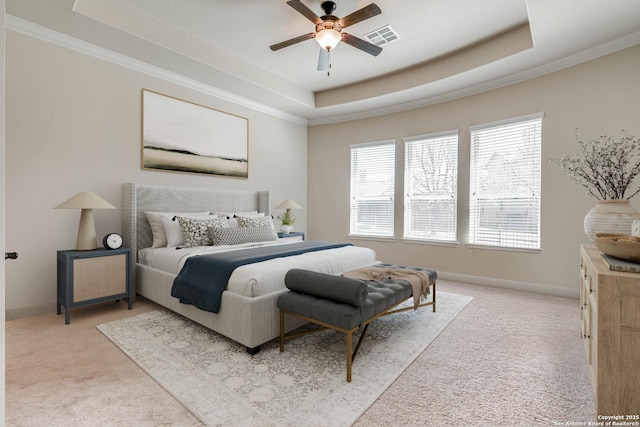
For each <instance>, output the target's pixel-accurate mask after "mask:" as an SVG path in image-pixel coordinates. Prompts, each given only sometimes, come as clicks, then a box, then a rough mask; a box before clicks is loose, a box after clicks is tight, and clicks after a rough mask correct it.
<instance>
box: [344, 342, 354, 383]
mask: <svg viewBox="0 0 640 427" xmlns="http://www.w3.org/2000/svg"><path fill="white" fill-rule="evenodd" d="M345 335H346V336H347V382H348V383H350V382H351V365H352V364H353V355H352V353H351V351H352V350H351V345H352V341H353V331H347V332H346V333H345Z"/></svg>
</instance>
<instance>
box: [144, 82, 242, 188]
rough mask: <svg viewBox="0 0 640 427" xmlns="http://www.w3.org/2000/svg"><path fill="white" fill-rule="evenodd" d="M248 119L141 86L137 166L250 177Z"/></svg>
mask: <svg viewBox="0 0 640 427" xmlns="http://www.w3.org/2000/svg"><path fill="white" fill-rule="evenodd" d="M248 133H249V120H248V119H246V118H244V117H240V116H236V115H233V114H229V113H225V112H222V111H218V110H215V109H213V108H209V107H205V106H202V105H198V104H194V103H192V102H187V101H183V100H180V99H177V98H173V97H171V96H166V95H162V94H159V93H156V92H152V91H149V90H146V89H143V90H142V169H152V170H164V171H173V172H187V173H199V174H208V175H220V176H228V177H238V178H248V177H249V139H248V138H249V136H248Z"/></svg>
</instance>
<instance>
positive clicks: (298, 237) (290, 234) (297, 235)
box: [278, 231, 304, 242]
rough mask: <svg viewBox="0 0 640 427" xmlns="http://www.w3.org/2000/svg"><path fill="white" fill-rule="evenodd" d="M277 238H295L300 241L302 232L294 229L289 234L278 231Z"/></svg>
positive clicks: (302, 236) (302, 235)
mask: <svg viewBox="0 0 640 427" xmlns="http://www.w3.org/2000/svg"><path fill="white" fill-rule="evenodd" d="M278 238H279V239H295V240H300V241H301V242H302V241H304V233H299V232H296V231H292V232H291V233H289V234H284V233H278Z"/></svg>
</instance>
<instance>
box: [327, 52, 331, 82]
mask: <svg viewBox="0 0 640 427" xmlns="http://www.w3.org/2000/svg"><path fill="white" fill-rule="evenodd" d="M327 50H328V51H329V68H327V76H330V75H331V49H327Z"/></svg>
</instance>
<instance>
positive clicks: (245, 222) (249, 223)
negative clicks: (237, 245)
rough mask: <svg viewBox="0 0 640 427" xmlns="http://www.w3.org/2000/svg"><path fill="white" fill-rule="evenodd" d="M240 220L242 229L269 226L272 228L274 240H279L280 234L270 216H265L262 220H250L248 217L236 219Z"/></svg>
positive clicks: (239, 223)
mask: <svg viewBox="0 0 640 427" xmlns="http://www.w3.org/2000/svg"><path fill="white" fill-rule="evenodd" d="M236 219H237V220H238V225H239V226H240V227H264V226H269V227H271V231H272V232H273V236H274V238H276V239H277V238H278V232H277V231H276V227H275V225H273V218H271V217H270V216H263V217H260V218H255V217H253V218H248V217H243V216H239V217H237V218H236Z"/></svg>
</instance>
